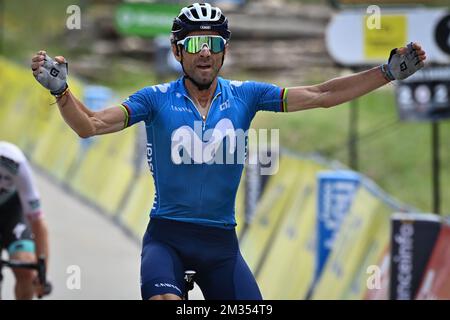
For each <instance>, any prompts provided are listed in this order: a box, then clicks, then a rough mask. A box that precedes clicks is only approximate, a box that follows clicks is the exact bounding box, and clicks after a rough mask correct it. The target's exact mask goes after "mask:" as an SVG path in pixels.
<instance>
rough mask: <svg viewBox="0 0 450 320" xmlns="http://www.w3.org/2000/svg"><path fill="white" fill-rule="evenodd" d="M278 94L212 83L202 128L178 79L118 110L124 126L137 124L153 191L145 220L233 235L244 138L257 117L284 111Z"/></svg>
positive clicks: (272, 89) (268, 88)
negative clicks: (218, 229) (122, 111)
mask: <svg viewBox="0 0 450 320" xmlns="http://www.w3.org/2000/svg"><path fill="white" fill-rule="evenodd" d="M284 95H285V89H282V88H280V87H277V86H275V85H272V84H266V83H260V82H251V81H246V82H240V81H230V80H225V79H222V78H218V85H217V88H216V91H215V93H214V96H213V99H212V102H211V106H210V109H209V112H208V115H207V117H206V119H205V120H204V119H203V118H202V116H201V114H200V112H199V111H198V109H197V107H196V106H195V104H194V103H193V101H192V100H191V98H190V97H189V94H188V92H187V90H186V88H185V86H184V79H183V78H180V79H178V80H177V81H174V82H171V83H166V84H161V85H155V86H152V87H146V88H144V89H141V90H139V91H137V92H136V93H134V94H133V95H131V96H130V97H129V98H128V99H126V100H125V101H124V102H123V104H122V106H123V107H124V108H125V109H126V110H125V111H126V113H127V115H128V119H127V126H131V125H133V124H135V123H137V122H139V121H144V122H145V126H146V130H147V160H148V163H149V166H150V171H151V172H152V175H153V178H154V183H155V191H156V194H155V201H154V205H153V208H152V210H151V213H150V216H151V217H152V218H153V217H155V218H163V219H172V220H178V221H183V222H192V223H197V224H202V225H206V226H216V227H222V228H233V227H234V226H235V225H236V221H235V215H234V203H235V198H236V192H237V189H238V186H239V181H240V178H241V174H242V170H243V163H244V158H245V150H246V143H247V140H246V136H247V132H248V129H249V127H250V122H251V121H252V119H253V117H254V116H255V114H256V112H257V111H260V110H266V111H274V112H279V111H284V110H285V103H284V102H283V101H285V99H283V97H284Z"/></svg>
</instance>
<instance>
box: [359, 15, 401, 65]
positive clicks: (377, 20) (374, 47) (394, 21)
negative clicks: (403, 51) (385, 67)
mask: <svg viewBox="0 0 450 320" xmlns="http://www.w3.org/2000/svg"><path fill="white" fill-rule="evenodd" d="M407 27H408V26H407V17H406V16H404V15H403V16H401V15H395V16H394V15H382V14H381V13H380V16H379V17H377V16H373V15H368V16H365V17H364V27H363V29H364V57H365V58H366V59H369V60H370V59H374V60H378V59H386V60H387V59H388V57H389V53H390V52H391V50H392V49H393V48H398V47H402V46H404V45H405V44H406V43H407V41H408V39H407V34H408V28H407Z"/></svg>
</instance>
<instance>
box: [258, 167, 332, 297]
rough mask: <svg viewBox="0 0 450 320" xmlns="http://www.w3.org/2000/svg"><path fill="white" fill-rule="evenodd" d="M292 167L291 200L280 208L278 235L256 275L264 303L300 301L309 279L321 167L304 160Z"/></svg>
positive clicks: (274, 237) (311, 270) (271, 241)
mask: <svg viewBox="0 0 450 320" xmlns="http://www.w3.org/2000/svg"><path fill="white" fill-rule="evenodd" d="M295 166H297V167H298V170H299V171H300V175H299V176H298V177H297V178H296V180H297V181H296V182H295V185H294V186H293V188H294V190H295V191H294V194H293V196H292V200H291V201H289V202H288V203H287V204H286V206H285V207H284V208H282V209H283V210H285V214H284V215H283V216H282V220H281V221H280V228H279V231H278V232H277V233H276V234H275V235H274V236H273V237H272V238H271V240H270V246H269V248H267V249H265V250H267V251H266V252H267V256H266V258H265V260H264V261H263V264H262V265H261V267H260V270H259V271H258V272H257V274H256V276H257V281H258V283H259V285H260V288H261V291H262V294H263V296H264V298H266V299H304V298H305V297H306V294H307V291H308V289H309V284H310V283H311V281H312V279H313V274H314V260H315V245H314V242H315V221H316V216H315V212H316V203H317V202H316V197H315V194H316V192H315V190H316V189H317V179H316V175H317V172H318V171H319V170H323V169H324V167H323V165H321V164H319V163H317V162H314V161H311V160H306V159H297V161H296V163H295ZM272 213H274V212H272ZM252 228H253V226H252Z"/></svg>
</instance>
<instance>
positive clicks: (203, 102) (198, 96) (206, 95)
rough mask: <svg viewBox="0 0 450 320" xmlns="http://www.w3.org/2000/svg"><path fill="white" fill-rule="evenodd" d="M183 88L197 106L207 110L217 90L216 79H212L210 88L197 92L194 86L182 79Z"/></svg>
mask: <svg viewBox="0 0 450 320" xmlns="http://www.w3.org/2000/svg"><path fill="white" fill-rule="evenodd" d="M184 86H185V88H186V91H187V92H188V94H189V96H190V97H191V98H192V99H193V100H194V101H195V103H196V104H199V107H201V108H208V106H209V105H210V103H211V100H212V99H213V95H214V92H216V88H217V78H215V79H214V81H213V82H212V84H211V86H210V87H209V88H208V89H206V90H199V89H198V88H197V86H196V85H195V84H193V83H192V81H191V80H190V79H188V78H186V77H185V78H184Z"/></svg>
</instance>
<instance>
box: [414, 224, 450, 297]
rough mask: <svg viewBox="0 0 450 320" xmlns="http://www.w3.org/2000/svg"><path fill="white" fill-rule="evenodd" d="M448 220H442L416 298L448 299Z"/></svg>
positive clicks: (449, 263) (449, 278)
mask: <svg viewBox="0 0 450 320" xmlns="http://www.w3.org/2000/svg"><path fill="white" fill-rule="evenodd" d="M449 243H450V221H448V220H447V221H443V222H442V227H441V231H440V233H439V237H438V239H437V241H436V245H435V247H434V249H433V252H432V254H431V257H430V260H429V262H428V265H427V267H426V270H425V273H424V275H423V277H422V282H421V285H420V287H419V291H418V294H417V296H416V299H417V300H425V299H426V300H450V245H449Z"/></svg>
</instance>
